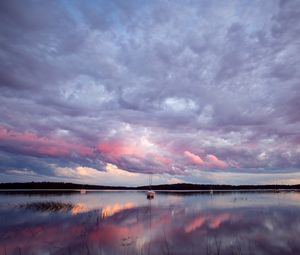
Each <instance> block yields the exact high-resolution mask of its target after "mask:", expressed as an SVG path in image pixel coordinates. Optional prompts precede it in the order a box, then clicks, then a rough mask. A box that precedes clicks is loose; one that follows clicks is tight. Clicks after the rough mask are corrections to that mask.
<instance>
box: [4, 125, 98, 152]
mask: <svg viewBox="0 0 300 255" xmlns="http://www.w3.org/2000/svg"><path fill="white" fill-rule="evenodd" d="M0 141H2V142H6V143H7V144H11V146H14V147H15V148H18V149H19V150H21V151H23V152H26V153H28V154H39V155H45V156H50V157H56V156H58V157H62V156H68V155H70V154H72V153H77V154H78V155H80V156H92V155H93V153H94V150H93V149H92V148H90V147H88V146H85V145H83V144H77V143H72V142H69V141H67V140H63V139H61V138H56V137H45V136H38V135H37V134H35V133H31V132H23V133H22V132H18V131H14V130H8V129H6V128H4V127H0Z"/></svg>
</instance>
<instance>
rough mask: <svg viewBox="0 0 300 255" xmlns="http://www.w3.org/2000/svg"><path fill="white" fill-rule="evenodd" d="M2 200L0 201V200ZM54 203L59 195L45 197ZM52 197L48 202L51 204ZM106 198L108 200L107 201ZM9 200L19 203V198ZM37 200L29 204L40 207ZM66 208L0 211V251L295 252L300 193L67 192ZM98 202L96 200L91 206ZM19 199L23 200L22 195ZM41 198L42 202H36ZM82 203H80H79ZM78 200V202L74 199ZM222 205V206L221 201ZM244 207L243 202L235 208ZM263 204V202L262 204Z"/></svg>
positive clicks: (299, 230) (299, 224)
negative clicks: (151, 198) (147, 194)
mask: <svg viewBox="0 0 300 255" xmlns="http://www.w3.org/2000/svg"><path fill="white" fill-rule="evenodd" d="M2 198H3V196H0V201H2V202H3V199H2ZM50 198H51V199H53V200H54V199H57V198H56V197H50ZM50 198H49V197H46V198H45V199H47V200H48V201H49V199H50ZM109 198H110V199H109ZM11 199H12V200H15V201H12V202H15V203H16V202H17V201H19V200H18V199H17V197H16V196H14V197H12V198H11ZM35 199H36V198H34V197H32V196H31V197H27V200H28V201H27V202H28V203H30V202H32V203H38V202H37V201H35ZM66 199H67V200H68V201H70V200H71V201H72V205H73V207H72V208H70V210H69V211H66V210H63V211H59V210H58V211H53V210H48V211H47V210H42V211H41V210H34V209H33V208H32V207H28V208H27V209H26V208H20V207H9V206H5V203H2V206H1V208H0V216H1V219H7V221H6V223H5V222H2V223H0V250H1V252H2V253H3V254H218V253H219V252H221V254H253V253H255V254H299V252H300V245H299V242H298V238H297V237H298V236H299V234H300V214H299V211H300V207H299V206H297V202H299V201H300V199H299V194H298V193H282V194H279V195H278V194H262V193H257V194H238V193H236V194H223V195H214V196H209V195H203V194H202V195H191V196H178V195H177V196H175V195H172V194H171V195H170V194H168V195H166V194H157V197H156V198H155V200H154V201H151V202H150V201H147V200H146V198H145V196H144V194H143V193H138V192H132V193H124V192H123V193H117V192H115V193H108V194H105V193H103V194H97V193H95V194H87V195H84V196H77V197H76V196H75V195H71V197H70V196H67V197H64V198H62V199H61V201H62V203H63V201H64V202H66ZM97 199H98V203H97V202H96V201H97ZM22 200H24V197H23V198H22ZM39 200H40V201H41V203H43V202H42V200H41V198H39ZM83 200H85V202H83ZM75 201H77V203H76V202H75ZM220 201H222V203H220ZM240 202H241V203H240ZM265 202H268V203H265Z"/></svg>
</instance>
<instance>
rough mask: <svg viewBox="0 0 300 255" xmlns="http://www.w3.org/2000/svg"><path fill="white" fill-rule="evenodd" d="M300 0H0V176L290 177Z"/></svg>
mask: <svg viewBox="0 0 300 255" xmlns="http://www.w3.org/2000/svg"><path fill="white" fill-rule="evenodd" d="M299 56H300V1H297V0H295V1H293V0H290V1H288V0H287V1H276V0H266V1H261V0H259V1H255V0H254V1H246V0H245V1H243V0H240V1H229V0H228V1H219V0H218V1H214V0H207V1H206V0H201V1H198V0H195V1H193V0H187V1H181V0H172V1H166V0H159V1H158V0H152V1H142V0H128V1H123V0H107V1H106V0H103V1H93V0H91V1H66V0H61V1H36V0H35V1H32V0H28V1H18V0H2V1H0V105H1V111H0V182H27V181H63V182H76V183H90V184H99V185H101V184H104V185H128V186H131V185H144V184H147V183H148V176H149V174H151V175H152V176H153V183H154V184H159V183H176V182H190V183H214V184H216V183H219V184H270V183H274V184H295V183H300V58H299Z"/></svg>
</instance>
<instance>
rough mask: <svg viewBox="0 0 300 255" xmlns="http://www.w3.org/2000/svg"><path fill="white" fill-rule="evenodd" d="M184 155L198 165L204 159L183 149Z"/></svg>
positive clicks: (202, 162) (201, 163)
mask: <svg viewBox="0 0 300 255" xmlns="http://www.w3.org/2000/svg"><path fill="white" fill-rule="evenodd" d="M184 156H185V157H186V158H188V159H189V160H190V161H191V162H192V163H194V164H196V165H200V166H202V165H204V161H203V160H202V159H201V158H200V157H199V156H197V155H196V154H194V153H192V152H190V151H185V152H184Z"/></svg>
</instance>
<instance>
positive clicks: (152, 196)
mask: <svg viewBox="0 0 300 255" xmlns="http://www.w3.org/2000/svg"><path fill="white" fill-rule="evenodd" d="M151 186H152V175H151V174H150V175H149V190H148V191H147V199H153V198H154V196H155V191H154V190H152V189H151Z"/></svg>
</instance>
